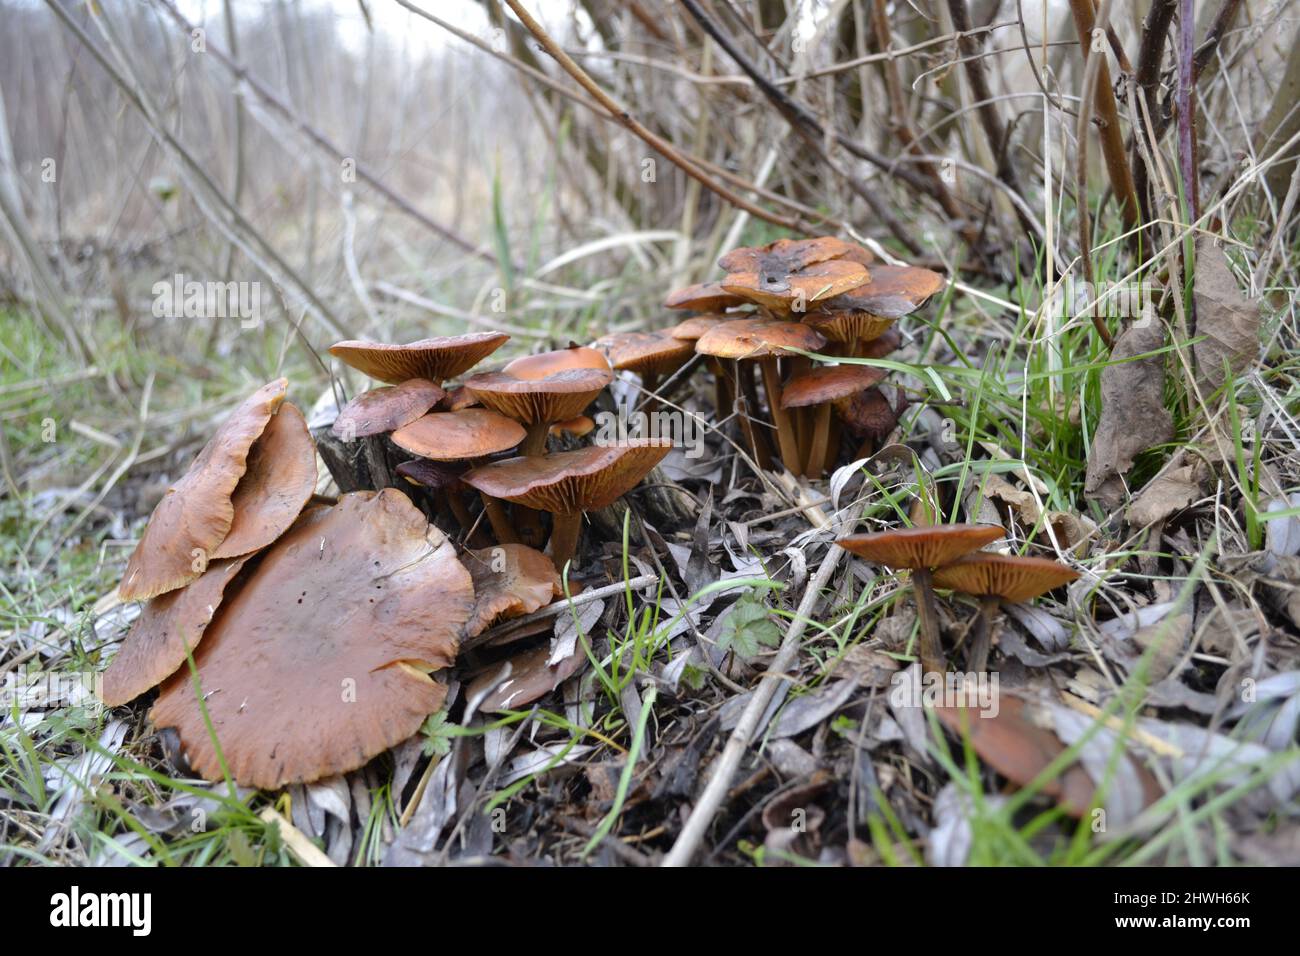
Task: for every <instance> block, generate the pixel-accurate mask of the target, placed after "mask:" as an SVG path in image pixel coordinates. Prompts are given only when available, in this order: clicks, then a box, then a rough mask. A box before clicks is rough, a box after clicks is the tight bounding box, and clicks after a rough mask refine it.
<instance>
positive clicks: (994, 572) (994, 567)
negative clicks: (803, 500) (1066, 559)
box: [836, 524, 1079, 673]
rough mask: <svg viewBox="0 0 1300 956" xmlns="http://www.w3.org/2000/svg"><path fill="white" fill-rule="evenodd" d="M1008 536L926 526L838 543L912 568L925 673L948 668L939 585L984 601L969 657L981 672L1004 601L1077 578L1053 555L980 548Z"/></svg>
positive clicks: (990, 528) (991, 528)
mask: <svg viewBox="0 0 1300 956" xmlns="http://www.w3.org/2000/svg"><path fill="white" fill-rule="evenodd" d="M1004 534H1005V532H1004V531H1003V529H1002V528H1000V527H998V526H997V525H973V524H946V525H929V526H921V527H914V528H895V529H891V530H888V531H876V532H871V533H868V534H854V535H849V536H848V537H845V538H840V539H839V540H838V541H837V542H836V544H838V545H839V546H840V547H841V548H844V549H845V550H846V551H850V552H852V553H853V554H856V555H858V556H859V557H861V558H865V559H867V560H868V561H871V562H872V563H874V564H881V565H884V566H886V567H890V568H895V569H899V570H908V571H911V573H912V587H913V589H914V591H915V592H916V617H917V623H918V626H919V630H920V658H921V668H922V672H923V673H942V672H943V671H944V670H945V669H946V667H945V664H944V654H943V645H942V643H941V641H940V636H939V617H938V612H937V609H936V607H935V599H934V588H935V586H936V585H937V586H938V587H941V588H945V589H948V590H952V591H957V592H960V593H962V594H967V595H970V596H972V597H976V598H979V600H980V610H979V613H978V615H977V616H976V618H975V620H974V622H973V623H972V629H971V631H970V635H971V638H970V652H969V656H968V658H967V664H968V666H969V667H970V669H971V670H972V671H975V672H979V671H983V670H985V669H986V668H987V666H988V657H989V650H990V648H991V645H992V624H993V615H994V614H995V613H996V611H997V609H998V607H999V606H1000V605H1001V604H1002V602H1004V601H1005V602H1007V603H1010V604H1020V603H1023V602H1025V601H1032V600H1033V599H1034V598H1036V597H1038V596H1040V595H1042V594H1046V593H1047V592H1048V591H1051V590H1054V589H1056V588H1058V587H1060V586H1061V585H1063V584H1068V583H1070V582H1071V581H1073V580H1075V579H1077V578H1078V577H1079V572H1077V571H1075V570H1074V569H1073V568H1070V567H1067V566H1066V565H1064V564H1061V563H1060V562H1059V561H1053V560H1051V559H1048V558H1035V557H1022V556H1019V555H1004V554H996V553H993V552H989V551H981V550H979V549H980V548H983V547H984V546H985V545H988V544H992V543H993V542H994V541H997V540H998V539H999V538H1001V537H1003V535H1004Z"/></svg>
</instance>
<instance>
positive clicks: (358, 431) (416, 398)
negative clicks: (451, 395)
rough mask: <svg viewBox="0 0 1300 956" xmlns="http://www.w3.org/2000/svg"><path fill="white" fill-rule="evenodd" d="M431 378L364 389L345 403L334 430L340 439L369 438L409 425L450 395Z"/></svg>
mask: <svg viewBox="0 0 1300 956" xmlns="http://www.w3.org/2000/svg"><path fill="white" fill-rule="evenodd" d="M446 394H447V393H446V392H444V391H443V390H442V389H441V388H439V387H438V386H437V385H435V384H433V382H430V381H429V380H428V379H423V378H412V379H407V380H406V381H405V382H403V383H402V384H400V385H385V386H383V387H382V388H372V389H371V390H370V391H368V392H362V393H361V394H360V395H358V396H357V397H356V398H354V399H352V401H350V402H348V403H347V404H346V405H344V406H343V408H342V410H341V411H340V412H339V414H338V417H337V418H335V419H334V424H333V425H332V426H331V427H330V431H331V432H333V433H334V435H335V436H336V437H338V438H341V439H343V440H344V441H349V440H351V439H353V438H369V437H371V436H372V435H382V434H384V433H385V432H391V431H393V430H394V429H397V428H401V427H402V426H403V425H409V424H410V423H411V422H413V421H415V420H416V419H417V418H419V417H420V416H421V415H423V414H424V413H425V412H427V411H428V410H429V409H431V408H433V406H435V405H437V404H438V403H439V402H440V401H442V399H443V398H444V397H445V396H446Z"/></svg>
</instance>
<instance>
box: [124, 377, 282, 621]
mask: <svg viewBox="0 0 1300 956" xmlns="http://www.w3.org/2000/svg"><path fill="white" fill-rule="evenodd" d="M288 386H289V382H288V380H287V379H283V378H281V379H277V380H276V381H274V382H271V383H269V384H267V385H263V386H262V387H261V388H259V389H258V390H257V391H256V392H254V393H253V394H252V395H250V396H249V397H248V398H246V399H245V400H244V401H243V402H241V403H240V404H239V405H238V406H236V408H235V410H234V411H233V412H231V413H230V416H229V417H228V418H226V420H225V421H224V422H222V423H221V426H220V427H219V428H218V429H217V431H216V434H214V435H213V436H212V438H211V439H210V440H209V441H208V443H207V444H206V445H204V446H203V450H202V451H200V452H199V454H198V456H197V457H196V458H195V459H194V461H193V463H192V464H191V465H190V468H189V470H188V471H187V472H186V473H185V475H184V476H183V477H181V479H180V480H179V481H177V482H176V483H175V484H174V485H172V486H171V487H170V488H168V489H167V491H166V493H165V494H164V495H163V498H162V501H160V502H158V506H157V507H156V508H154V510H153V514H151V515H150V516H149V522H148V524H146V525H145V529H144V532H143V533H142V534H141V535H140V543H139V544H137V545H136V548H135V550H134V551H133V552H131V557H130V558H129V559H128V561H127V563H126V573H125V574H124V575H123V578H122V583H121V584H120V585H119V586H118V594H119V595H120V596H121V598H122V600H123V601H144V600H147V599H148V598H151V597H156V596H157V595H159V594H164V593H166V592H167V591H174V590H175V589H176V588H179V587H184V586H185V585H186V584H188V583H189V582H191V581H193V580H194V579H196V578H197V577H198V576H199V575H200V574H202V573H203V572H204V570H205V569H206V567H207V562H208V559H209V558H210V557H211V555H212V553H213V552H214V551H216V549H217V548H218V547H219V546H220V544H221V542H223V541H224V540H225V539H226V536H227V535H228V534H229V533H230V527H231V524H232V523H233V522H234V518H235V506H234V504H233V503H232V502H231V496H232V495H234V493H235V489H236V487H238V485H239V480H240V479H241V478H242V477H243V476H244V471H245V470H246V468H247V465H248V454H249V451H250V449H251V448H252V447H253V443H254V442H256V441H257V439H258V437H259V436H261V434H262V431H263V430H264V429H265V428H266V425H267V423H268V422H269V421H270V420H271V416H273V415H274V414H275V412H276V409H278V408H279V407H280V403H281V402H283V401H284V393H285V390H286V389H287V388H288Z"/></svg>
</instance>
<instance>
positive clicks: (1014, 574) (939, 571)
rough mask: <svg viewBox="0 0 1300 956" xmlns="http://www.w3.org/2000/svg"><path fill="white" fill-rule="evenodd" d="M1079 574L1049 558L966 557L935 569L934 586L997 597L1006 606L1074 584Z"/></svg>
mask: <svg viewBox="0 0 1300 956" xmlns="http://www.w3.org/2000/svg"><path fill="white" fill-rule="evenodd" d="M1078 577H1079V572H1078V571H1076V570H1074V568H1071V567H1067V566H1066V565H1064V564H1061V562H1059V561H1053V560H1052V559H1050V558H1033V557H1021V556H1020V555H1006V554H968V555H966V556H965V557H964V558H961V559H959V560H957V561H954V562H953V563H952V564H948V565H945V566H944V567H941V568H936V569H935V572H934V585H935V587H940V588H949V589H951V590H953V591H960V592H962V593H963V594H972V595H975V596H977V597H986V596H987V597H997V598H1001V599H1002V600H1003V601H1007V602H1008V603H1010V604H1020V603H1021V602H1022V601H1032V600H1033V599H1034V598H1036V597H1038V596H1039V595H1040V594H1046V593H1047V592H1048V591H1051V590H1053V589H1055V588H1059V587H1060V586H1061V585H1062V584H1069V583H1070V582H1071V581H1075V580H1077V579H1078Z"/></svg>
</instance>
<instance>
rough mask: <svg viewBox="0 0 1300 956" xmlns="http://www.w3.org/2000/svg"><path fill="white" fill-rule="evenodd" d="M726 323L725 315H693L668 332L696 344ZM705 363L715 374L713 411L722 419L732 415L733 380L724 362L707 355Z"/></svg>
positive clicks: (674, 336) (733, 399)
mask: <svg viewBox="0 0 1300 956" xmlns="http://www.w3.org/2000/svg"><path fill="white" fill-rule="evenodd" d="M726 321H729V320H728V318H727V316H725V315H693V316H691V317H690V318H689V319H684V320H683V321H681V322H678V323H677V324H676V325H674V326H673V327H672V328H671V329H669V330H668V334H669V335H671V336H672V337H673V338H675V339H686V340H687V341H690V342H696V341H699V339H700V337H701V336H702V335H704V333H705V332H707V331H709V329H711V328H713V327H714V326H715V325H717V324H718V323H720V322H726ZM704 361H705V362H706V363H708V366H709V371H710V372H712V373H713V410H714V412H715V413H716V414H717V416H718V418H719V419H721V418H723V417H724V416H726V415H730V414H731V411H732V408H733V406H734V405H735V398H734V397H733V396H734V393H733V391H732V383H731V379H730V378H728V376H727V371H726V369H725V368H723V365H722V360H721V359H719V358H718V357H717V356H716V355H706V356H705V357H704Z"/></svg>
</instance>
